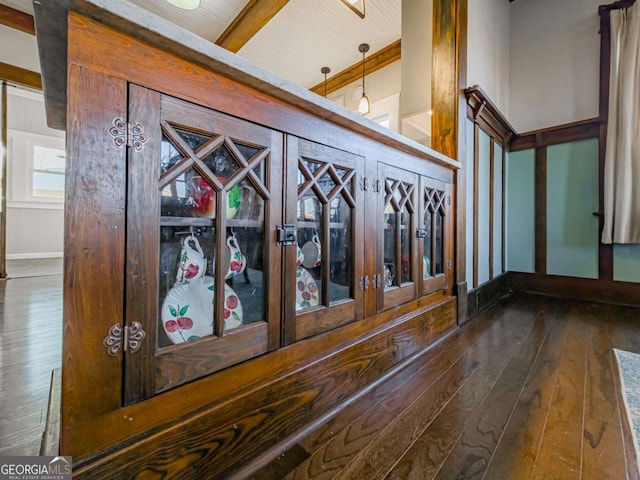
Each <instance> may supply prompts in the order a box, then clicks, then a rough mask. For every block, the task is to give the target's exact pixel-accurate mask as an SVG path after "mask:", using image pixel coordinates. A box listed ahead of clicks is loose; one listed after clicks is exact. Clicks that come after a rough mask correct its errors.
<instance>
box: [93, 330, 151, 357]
mask: <svg viewBox="0 0 640 480" xmlns="http://www.w3.org/2000/svg"><path fill="white" fill-rule="evenodd" d="M146 336H147V334H146V333H145V331H144V330H143V329H142V325H141V324H140V322H133V323H132V324H131V326H130V327H128V326H126V325H125V326H124V327H123V326H122V325H120V324H119V323H116V324H115V325H111V328H109V332H108V333H107V336H106V337H105V339H104V340H103V341H102V344H103V345H104V346H105V347H107V353H108V354H109V355H111V356H112V357H115V356H117V355H118V352H120V350H121V349H122V350H123V351H125V352H126V351H130V352H131V353H136V352H137V351H138V349H139V348H140V347H141V346H142V340H143V339H144V337H146Z"/></svg>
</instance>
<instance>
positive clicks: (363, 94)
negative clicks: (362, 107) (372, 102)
mask: <svg viewBox="0 0 640 480" xmlns="http://www.w3.org/2000/svg"><path fill="white" fill-rule="evenodd" d="M364 53H365V52H364V50H363V51H362V96H363V97H364V96H365V93H364Z"/></svg>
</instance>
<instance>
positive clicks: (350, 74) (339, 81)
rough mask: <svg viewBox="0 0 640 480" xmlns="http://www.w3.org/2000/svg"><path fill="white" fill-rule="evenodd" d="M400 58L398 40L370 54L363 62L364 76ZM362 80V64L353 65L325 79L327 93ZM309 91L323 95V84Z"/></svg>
mask: <svg viewBox="0 0 640 480" xmlns="http://www.w3.org/2000/svg"><path fill="white" fill-rule="evenodd" d="M400 56H401V43H400V40H396V41H395V42H393V43H392V44H390V45H387V46H386V47H384V48H383V49H382V50H378V51H377V52H375V53H372V54H371V55H369V56H368V57H367V58H365V61H364V68H365V71H366V74H367V75H369V74H370V73H373V72H375V71H376V70H380V69H381V68H383V67H386V66H387V65H390V64H391V63H393V62H396V61H398V60H400ZM361 78H362V62H361V61H360V62H358V63H354V64H353V65H351V66H350V67H347V68H345V69H344V70H342V71H341V72H340V73H337V74H335V75H334V76H333V77H331V78H328V79H327V93H332V92H335V91H336V90H340V89H341V88H342V87H345V86H347V85H349V84H350V83H353V82H355V81H356V80H360V79H361ZM310 90H311V91H312V92H314V93H317V94H318V95H323V94H324V82H320V83H319V84H317V85H316V86H314V87H311V88H310Z"/></svg>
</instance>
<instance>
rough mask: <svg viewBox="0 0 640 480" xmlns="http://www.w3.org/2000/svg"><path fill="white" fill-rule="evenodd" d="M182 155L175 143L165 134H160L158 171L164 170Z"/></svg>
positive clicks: (176, 161)
mask: <svg viewBox="0 0 640 480" xmlns="http://www.w3.org/2000/svg"><path fill="white" fill-rule="evenodd" d="M183 158H184V157H183V156H182V154H181V153H180V152H179V151H178V149H177V148H176V147H175V145H174V144H173V143H172V142H171V140H169V139H168V138H167V137H166V136H165V135H162V144H161V145H160V171H161V172H162V173H164V172H166V171H167V170H169V169H170V168H172V167H173V166H174V165H175V164H176V163H178V162H179V161H180V160H182V159H183Z"/></svg>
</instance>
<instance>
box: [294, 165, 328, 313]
mask: <svg viewBox="0 0 640 480" xmlns="http://www.w3.org/2000/svg"><path fill="white" fill-rule="evenodd" d="M309 163H313V162H309ZM315 165H318V164H315ZM297 216H298V261H297V268H296V311H301V310H307V309H309V308H313V307H316V306H318V305H320V304H321V303H322V268H321V265H322V261H323V248H322V244H321V238H322V225H323V222H322V203H321V202H320V200H319V199H318V197H317V196H316V194H315V193H314V192H313V190H307V192H306V193H305V194H304V195H303V196H302V197H300V198H299V199H298V204H297Z"/></svg>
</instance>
